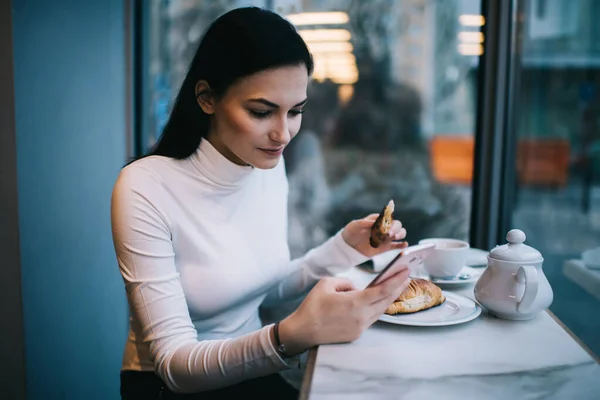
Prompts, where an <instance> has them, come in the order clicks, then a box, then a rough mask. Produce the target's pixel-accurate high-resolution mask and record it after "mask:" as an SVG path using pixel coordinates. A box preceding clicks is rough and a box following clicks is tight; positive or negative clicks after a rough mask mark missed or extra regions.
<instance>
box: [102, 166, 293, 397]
mask: <svg viewBox="0 0 600 400" xmlns="http://www.w3.org/2000/svg"><path fill="white" fill-rule="evenodd" d="M161 191H164V189H163V188H162V186H161V184H160V182H159V179H158V177H157V176H156V175H155V173H154V172H153V171H150V170H145V169H143V168H142V167H140V166H136V168H129V167H128V168H126V169H124V170H123V171H122V172H121V175H120V176H119V179H118V180H117V183H116V185H115V188H114V191H113V197H112V209H111V222H112V232H113V240H114V247H115V251H116V255H117V260H118V264H119V269H120V272H121V274H122V277H123V280H124V282H125V287H126V292H127V296H128V300H129V304H130V310H131V313H132V320H133V321H135V322H134V323H133V329H134V332H135V334H136V335H137V336H138V338H140V339H139V340H140V342H142V343H143V344H145V345H147V346H148V349H149V353H150V358H151V360H152V362H153V364H154V368H155V372H156V373H157V374H158V375H159V376H160V377H161V378H162V379H163V381H164V382H165V383H166V384H167V386H168V387H169V388H170V389H171V390H173V391H175V392H182V393H189V392H198V391H205V390H210V389H215V388H219V387H223V386H228V385H232V384H235V383H237V382H240V381H242V380H245V379H250V378H254V377H258V376H264V375H268V374H271V373H275V372H278V371H281V370H284V369H286V368H288V366H287V365H286V364H285V363H284V362H283V360H281V358H280V357H279V356H278V354H277V353H276V351H275V348H274V347H273V344H272V343H271V340H270V330H271V329H272V327H271V326H266V327H264V328H262V329H260V330H258V331H255V332H251V333H249V334H246V335H244V336H240V337H237V338H235V339H225V340H209V341H198V336H197V332H196V329H195V327H194V325H193V323H192V320H191V318H190V314H189V310H188V306H187V303H186V299H185V295H184V291H183V288H182V284H181V281H180V276H179V273H178V271H177V268H176V265H175V254H174V250H173V243H172V237H171V236H172V233H171V231H170V228H169V226H170V223H169V221H168V212H167V211H168V210H167V208H168V207H167V206H166V205H163V204H161V199H162V198H163V197H164V196H165V195H166V194H165V193H164V192H161Z"/></svg>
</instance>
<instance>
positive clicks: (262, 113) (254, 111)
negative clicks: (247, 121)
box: [249, 110, 271, 118]
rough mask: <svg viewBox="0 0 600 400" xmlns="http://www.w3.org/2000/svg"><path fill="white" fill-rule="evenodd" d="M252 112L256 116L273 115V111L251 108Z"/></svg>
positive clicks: (265, 116)
mask: <svg viewBox="0 0 600 400" xmlns="http://www.w3.org/2000/svg"><path fill="white" fill-rule="evenodd" d="M249 111H250V114H251V115H252V116H253V117H256V118H267V117H268V116H269V115H271V111H257V110H249Z"/></svg>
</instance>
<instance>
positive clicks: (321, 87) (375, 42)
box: [144, 0, 478, 256]
mask: <svg viewBox="0 0 600 400" xmlns="http://www.w3.org/2000/svg"><path fill="white" fill-rule="evenodd" d="M249 3H252V4H254V5H258V6H264V7H268V6H273V7H276V6H277V5H278V4H279V3H282V4H283V3H286V2H263V1H253V2H249ZM274 3H277V4H274ZM287 3H290V4H291V3H294V5H295V7H296V9H295V11H293V14H295V15H296V16H297V15H299V14H302V13H304V12H317V11H318V12H324V13H326V12H342V13H344V14H345V15H347V16H348V21H347V22H341V23H337V24H331V25H320V26H318V25H314V24H312V23H311V22H310V21H306V20H305V21H304V22H303V23H302V25H297V28H298V29H299V31H300V32H301V34H302V35H303V36H304V37H305V39H306V41H307V43H308V44H309V47H311V49H312V50H313V54H314V57H315V62H316V68H315V73H314V77H313V78H314V79H313V80H312V82H311V84H310V87H309V97H310V102H309V104H308V107H307V108H306V113H305V115H304V117H303V118H304V119H303V124H302V129H301V131H300V133H299V135H298V136H297V137H296V138H295V139H294V140H293V141H292V143H291V144H290V146H289V147H288V148H287V149H286V153H285V157H286V165H287V170H288V178H289V181H290V207H289V210H290V216H289V217H290V248H291V251H292V254H293V255H294V256H298V255H301V254H303V253H305V252H306V251H307V250H309V249H310V248H312V247H314V246H315V245H318V244H320V243H321V242H323V241H324V240H325V239H326V238H327V237H328V236H330V235H332V234H334V233H335V232H336V231H337V230H339V229H340V228H342V227H343V226H344V225H345V223H347V222H348V221H350V220H351V219H353V218H359V217H362V216H365V215H367V214H370V213H373V212H379V211H380V210H381V208H382V207H383V205H385V204H386V203H387V202H388V200H389V199H394V200H395V202H396V205H397V208H396V209H397V213H396V214H397V216H398V218H400V219H401V220H402V222H403V223H404V224H405V226H406V228H407V230H408V232H409V233H408V238H407V239H408V240H409V242H410V243H416V242H418V241H419V240H420V239H423V238H425V237H431V236H444V237H454V238H461V239H468V234H469V232H468V230H469V218H470V197H471V195H470V193H471V186H470V185H471V178H472V165H473V161H472V160H473V132H474V123H475V105H476V104H477V102H476V100H475V98H474V93H475V91H474V90H473V88H474V86H475V83H476V82H475V81H476V70H477V55H478V53H468V54H463V53H462V52H461V48H460V45H461V43H459V39H458V34H459V31H460V30H461V29H462V25H461V23H460V21H459V16H460V15H461V14H464V13H465V12H466V11H465V10H462V9H461V8H460V7H461V4H462V3H463V2H457V1H447V0H444V1H441V0H438V1H421V0H413V1H377V2H363V1H354V0H345V1H341V0H329V1H303V2H287ZM367 3H368V4H367ZM149 4H150V5H149V15H150V18H149V24H148V27H147V30H146V33H145V35H146V37H147V40H148V42H147V52H148V54H149V60H148V62H147V63H146V64H147V65H148V70H147V71H146V74H147V81H146V90H147V94H146V96H145V99H146V101H147V103H148V107H146V109H145V114H144V126H145V127H146V129H144V135H145V140H144V143H145V144H147V145H148V146H151V145H152V144H153V143H154V142H155V141H156V139H157V138H158V137H159V135H160V132H161V129H162V127H163V126H164V123H165V122H166V118H167V117H168V112H169V107H170V105H171V104H172V101H173V99H174V97H175V96H176V94H177V90H178V88H179V85H180V83H181V82H182V80H183V78H184V74H185V72H186V69H187V67H188V63H189V61H190V60H191V57H192V55H193V54H194V52H195V50H196V47H197V45H198V43H199V40H200V38H201V33H202V32H203V31H204V30H205V29H206V28H207V26H208V24H209V23H210V22H211V21H212V20H213V19H215V18H216V17H217V16H218V15H220V14H221V13H224V12H226V11H228V10H229V9H232V8H234V7H236V6H237V4H238V2H235V1H210V2H209V1H169V2H165V1H159V0H154V1H151V2H149ZM244 4H246V3H244ZM279 5H281V4H279ZM284 5H285V4H284ZM289 12H292V11H291V9H290V11H289ZM288 17H289V18H290V20H292V22H293V21H294V16H293V15H289V14H288ZM296 18H297V17H296ZM401 22H403V23H401ZM317 27H319V28H320V29H326V30H327V29H335V30H337V32H340V31H344V32H347V36H348V37H347V38H341V39H338V40H341V41H343V42H346V43H347V44H346V45H345V47H344V50H340V51H338V50H339V49H338V50H335V49H333V50H329V51H327V50H321V49H318V45H317V43H316V40H321V39H322V38H315V35H316V34H317V33H318V32H321V33H319V34H322V32H323V31H322V30H321V31H317V30H316V28H317ZM415 32H416V33H419V34H418V35H415ZM415 49H417V50H418V51H415ZM331 65H333V66H336V68H329V66H331ZM339 66H343V68H340V67H339ZM450 67H451V70H452V72H453V73H452V74H448V72H447V71H448V68H450ZM414 71H418V72H419V73H415V72H414Z"/></svg>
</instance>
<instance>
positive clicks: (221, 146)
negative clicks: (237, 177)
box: [206, 129, 248, 167]
mask: <svg viewBox="0 0 600 400" xmlns="http://www.w3.org/2000/svg"><path fill="white" fill-rule="evenodd" d="M206 140H207V141H208V142H209V143H210V144H211V145H212V146H213V147H214V148H215V149H216V150H217V151H218V152H219V153H221V155H222V156H223V157H225V158H226V159H228V160H229V161H231V162H232V163H234V164H237V165H241V166H244V167H246V166H248V163H246V162H244V160H242V159H241V158H239V157H238V156H236V155H235V153H233V152H232V151H231V150H230V149H229V147H227V146H226V145H225V143H223V141H222V140H221V139H220V138H219V135H218V134H217V133H216V132H215V131H214V130H213V129H211V130H210V132H208V135H206Z"/></svg>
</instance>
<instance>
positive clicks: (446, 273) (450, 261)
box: [419, 238, 470, 279]
mask: <svg viewBox="0 0 600 400" xmlns="http://www.w3.org/2000/svg"><path fill="white" fill-rule="evenodd" d="M424 243H435V249H434V250H433V252H432V253H431V254H430V255H429V256H428V257H426V258H425V259H424V260H423V268H424V269H425V271H427V273H428V274H429V275H430V276H431V277H432V278H437V279H452V278H455V277H456V275H458V274H459V273H460V271H461V270H462V269H463V267H464V266H465V262H466V261H467V256H468V254H469V247H470V246H469V242H465V241H464V240H458V239H445V238H431V239H423V240H421V241H419V244H424Z"/></svg>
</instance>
